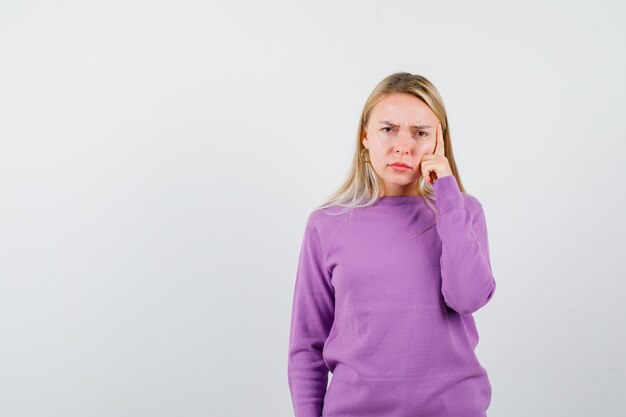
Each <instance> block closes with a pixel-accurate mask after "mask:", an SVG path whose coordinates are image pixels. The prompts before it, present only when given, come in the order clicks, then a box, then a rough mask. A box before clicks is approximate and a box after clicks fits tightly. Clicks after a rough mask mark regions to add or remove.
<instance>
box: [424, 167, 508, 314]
mask: <svg viewBox="0 0 626 417" xmlns="http://www.w3.org/2000/svg"><path fill="white" fill-rule="evenodd" d="M433 189H434V192H435V198H436V200H435V201H436V206H437V211H438V214H439V218H438V219H437V224H436V227H437V232H438V234H439V237H440V238H441V242H442V248H441V261H440V264H441V279H442V284H441V292H442V294H443V297H444V300H445V302H446V304H447V305H448V306H449V307H451V308H452V309H454V310H456V311H457V312H459V313H461V314H471V313H474V312H475V311H477V310H478V309H480V308H481V307H483V306H484V305H485V304H487V302H489V300H490V299H491V298H492V297H493V294H494V292H495V289H496V282H495V279H494V276H493V273H492V270H491V262H490V260H489V246H488V239H487V224H486V221H485V213H484V210H483V207H482V204H481V203H480V201H478V199H476V198H475V197H473V196H471V195H467V196H465V197H464V196H463V193H461V190H460V189H459V186H458V183H457V182H456V178H455V177H454V175H448V176H445V177H442V178H440V179H437V180H436V181H435V183H434V184H433Z"/></svg>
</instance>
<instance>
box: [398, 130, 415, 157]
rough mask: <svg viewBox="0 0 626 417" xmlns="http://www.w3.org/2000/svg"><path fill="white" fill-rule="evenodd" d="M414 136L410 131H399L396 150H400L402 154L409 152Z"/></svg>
mask: <svg viewBox="0 0 626 417" xmlns="http://www.w3.org/2000/svg"><path fill="white" fill-rule="evenodd" d="M412 141H413V138H411V134H410V133H406V132H404V133H399V134H398V136H397V140H396V144H395V149H394V150H395V152H399V153H401V154H405V153H407V152H408V151H409V150H410V149H411V146H412V144H413V142H412Z"/></svg>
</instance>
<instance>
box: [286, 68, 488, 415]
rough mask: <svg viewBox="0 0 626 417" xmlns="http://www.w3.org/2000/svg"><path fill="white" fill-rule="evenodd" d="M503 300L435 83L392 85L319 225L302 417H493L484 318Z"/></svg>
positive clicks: (316, 220) (303, 310)
mask: <svg viewBox="0 0 626 417" xmlns="http://www.w3.org/2000/svg"><path fill="white" fill-rule="evenodd" d="M495 289H496V283H495V279H494V276H493V273H492V270H491V264H490V259H489V248H488V242H487V227H486V221H485V214H484V211H483V208H482V205H481V203H480V202H479V200H478V199H477V198H476V197H474V196H472V195H470V194H467V193H466V192H465V190H464V188H463V186H462V184H461V181H460V177H459V173H458V171H457V168H456V164H455V161H454V157H453V154H452V143H451V138H450V128H449V125H448V118H447V116H446V110H445V107H444V104H443V100H442V99H441V97H440V95H439V93H438V91H437V89H436V88H435V86H434V85H433V84H432V83H431V82H430V81H429V80H427V79H426V78H425V77H423V76H420V75H414V74H409V73H395V74H391V75H390V76H388V77H386V78H385V79H383V80H382V81H381V82H380V83H379V84H378V85H377V86H376V87H375V89H374V91H373V92H372V93H371V94H370V96H369V97H368V99H367V101H366V103H365V106H364V108H363V111H362V114H361V120H360V123H359V127H358V135H357V142H356V149H355V153H354V158H353V161H352V167H351V169H350V172H349V174H348V176H347V178H346V181H345V183H344V184H343V185H342V186H341V187H340V188H339V190H338V191H337V192H335V193H334V194H333V195H332V196H331V197H330V198H329V199H328V201H326V202H325V203H324V204H322V205H321V206H319V207H317V208H316V209H315V210H313V211H312V212H311V213H310V214H309V216H308V220H307V224H306V228H305V231H304V238H303V241H302V246H301V251H300V258H299V264H298V269H297V274H296V279H295V288H294V297H293V305H292V317H291V329H290V338H289V350H288V381H289V387H290V392H291V397H292V401H293V407H294V411H295V415H296V417H320V416H323V417H356V416H375V417H416V416H420V417H484V416H486V411H487V408H488V406H489V404H490V401H491V385H490V381H489V378H488V375H487V371H486V369H485V368H484V367H483V366H482V365H481V364H480V362H479V360H478V358H477V356H476V354H475V351H474V349H475V347H476V345H477V343H478V339H479V336H478V332H477V328H476V325H475V322H474V319H473V316H472V313H474V312H475V311H477V310H478V309H479V308H481V307H483V306H484V305H485V304H487V302H489V300H490V299H491V298H492V297H493V294H494V292H495ZM329 371H330V372H331V373H332V378H331V380H330V384H328V372H329Z"/></svg>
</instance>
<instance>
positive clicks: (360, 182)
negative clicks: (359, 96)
mask: <svg viewBox="0 0 626 417" xmlns="http://www.w3.org/2000/svg"><path fill="white" fill-rule="evenodd" d="M393 93H407V94H411V95H413V96H415V97H417V98H419V99H420V100H422V101H423V102H425V103H426V104H427V105H428V106H429V107H430V109H431V110H432V111H433V113H435V115H436V116H437V119H439V121H440V122H441V126H442V128H443V142H444V152H445V156H446V158H447V159H448V162H449V163H450V168H451V169H452V174H453V175H454V177H455V178H456V181H457V184H458V185H459V189H460V190H461V192H465V189H464V188H463V185H462V184H461V179H460V177H459V172H458V170H457V166H456V163H455V161H454V154H453V153H452V143H451V140H450V127H449V126H448V116H447V113H446V109H445V106H444V104H443V100H442V98H441V96H440V95H439V92H438V91H437V89H436V88H435V86H434V85H433V84H432V83H431V82H430V81H429V80H428V79H426V78H425V77H423V76H421V75H416V74H410V73H408V72H397V73H394V74H391V75H389V76H387V77H385V78H384V79H383V80H382V81H380V82H379V83H378V84H377V85H376V87H375V88H374V90H373V91H372V92H371V93H370V95H369V97H368V98H367V100H366V101H365V105H364V106H363V110H362V112H361V120H360V121H359V126H358V129H357V132H358V133H357V136H356V147H355V150H354V155H353V157H352V166H351V167H350V171H349V173H348V175H347V177H346V179H345V181H344V183H343V184H342V185H341V186H340V187H339V189H338V190H337V191H335V192H334V193H333V194H332V195H331V196H330V197H328V198H327V199H326V200H325V201H324V202H323V203H322V204H321V205H319V206H318V207H317V208H316V209H325V208H328V207H330V206H340V207H344V208H346V209H350V208H356V207H369V206H371V205H372V204H374V203H375V202H376V201H377V200H378V198H379V197H378V195H379V193H380V190H381V187H380V178H379V176H378V174H377V173H376V171H374V168H373V167H372V165H371V164H370V163H367V162H365V161H363V160H362V159H361V152H363V149H366V148H365V147H364V146H363V143H362V139H363V137H364V132H365V127H367V123H368V121H369V118H370V115H371V112H372V109H373V108H374V107H375V106H376V104H378V103H379V102H380V101H381V100H382V99H383V98H385V97H386V96H388V95H389V94H393ZM365 152H368V153H369V151H365ZM414 193H415V195H416V196H421V197H422V198H424V199H425V200H426V203H427V204H428V205H429V206H430V207H431V208H432V209H433V211H435V212H436V209H435V207H434V205H433V204H432V202H429V200H430V201H434V200H435V197H434V196H433V195H432V194H433V187H432V185H431V184H429V183H428V182H427V181H426V180H425V179H424V177H423V176H421V177H420V178H419V180H418V181H417V183H416V187H415V190H414ZM344 211H345V210H344ZM329 214H341V213H340V212H335V213H329Z"/></svg>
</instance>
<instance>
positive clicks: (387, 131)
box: [381, 126, 391, 133]
mask: <svg viewBox="0 0 626 417" xmlns="http://www.w3.org/2000/svg"><path fill="white" fill-rule="evenodd" d="M385 129H391V128H390V127H389V126H387V127H383V128H382V129H381V130H383V131H384V132H385V133H389V132H388V131H386V130H385Z"/></svg>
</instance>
